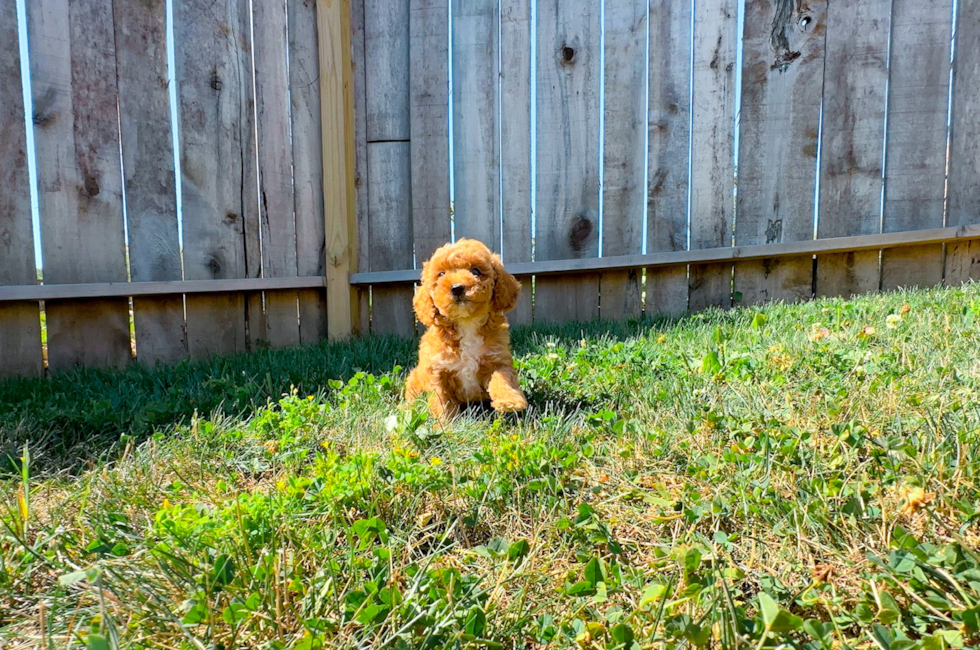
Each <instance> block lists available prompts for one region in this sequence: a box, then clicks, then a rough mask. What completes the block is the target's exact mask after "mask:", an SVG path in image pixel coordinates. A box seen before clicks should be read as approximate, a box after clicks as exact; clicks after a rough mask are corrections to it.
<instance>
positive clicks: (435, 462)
mask: <svg viewBox="0 0 980 650" xmlns="http://www.w3.org/2000/svg"><path fill="white" fill-rule="evenodd" d="M429 464H430V465H432V466H433V467H439V466H440V465H442V459H441V458H439V457H438V456H433V457H432V458H431V459H430V460H429Z"/></svg>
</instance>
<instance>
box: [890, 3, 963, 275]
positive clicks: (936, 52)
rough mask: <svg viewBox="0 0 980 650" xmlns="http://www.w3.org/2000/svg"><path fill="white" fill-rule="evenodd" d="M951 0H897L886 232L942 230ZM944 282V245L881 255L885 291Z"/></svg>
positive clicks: (892, 69) (894, 28) (891, 65)
mask: <svg viewBox="0 0 980 650" xmlns="http://www.w3.org/2000/svg"><path fill="white" fill-rule="evenodd" d="M952 16H953V0H894V6H893V7H892V42H891V61H890V63H889V68H890V72H889V84H888V94H889V97H888V136H887V143H886V145H885V146H886V155H885V211H884V221H883V224H882V225H883V228H884V232H896V231H900V230H918V229H923V228H941V227H942V226H943V207H944V206H943V203H944V200H945V192H946V121H947V115H948V112H947V111H948V108H949V106H948V101H949V99H948V98H949V66H950V61H949V49H950V37H951V33H952ZM942 281H943V247H942V246H941V245H938V244H935V245H932V246H911V247H907V248H897V249H892V250H884V251H882V252H881V288H882V289H895V288H897V287H913V286H923V287H931V286H935V285H937V284H940V283H942Z"/></svg>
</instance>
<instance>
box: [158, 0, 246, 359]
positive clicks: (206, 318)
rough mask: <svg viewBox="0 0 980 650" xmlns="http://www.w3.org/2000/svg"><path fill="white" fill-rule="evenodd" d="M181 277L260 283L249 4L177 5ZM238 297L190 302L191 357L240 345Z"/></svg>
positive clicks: (191, 298) (229, 0)
mask: <svg viewBox="0 0 980 650" xmlns="http://www.w3.org/2000/svg"><path fill="white" fill-rule="evenodd" d="M174 39H175V41H176V43H177V48H176V63H177V92H178V98H177V102H178V111H179V115H180V149H181V174H182V178H181V186H182V189H183V197H182V203H183V206H182V210H183V217H184V277H185V278H186V279H187V280H211V279H228V278H246V277H257V276H258V268H257V255H258V250H259V243H258V238H257V236H256V235H257V232H256V231H257V225H258V200H257V190H256V172H255V139H254V119H253V102H254V96H253V89H252V66H251V56H250V51H249V50H250V46H249V44H250V39H249V13H248V1H247V0H218V1H217V2H215V1H214V0H175V2H174ZM245 314H246V307H245V298H244V296H243V295H241V294H202V295H188V296H187V338H188V348H189V350H190V353H191V355H192V356H194V357H206V356H210V355H212V354H227V353H231V352H236V351H241V350H244V349H245V348H246V339H245Z"/></svg>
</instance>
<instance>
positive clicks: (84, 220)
mask: <svg viewBox="0 0 980 650" xmlns="http://www.w3.org/2000/svg"><path fill="white" fill-rule="evenodd" d="M28 28H29V34H30V36H29V42H30V48H31V49H30V56H31V83H32V91H33V96H34V123H35V144H36V147H37V161H38V193H39V195H38V199H39V202H40V213H41V242H42V245H43V256H44V276H45V277H44V280H45V282H46V283H51V284H61V283H77V282H125V281H126V260H125V241H124V237H123V230H124V229H123V213H122V171H121V169H120V164H119V129H118V121H117V113H116V97H117V92H116V61H115V54H114V51H113V50H114V48H113V40H114V39H113V26H112V5H111V2H110V1H109V0H84V1H83V0H77V1H75V2H68V0H36V1H32V2H30V3H28ZM45 311H46V314H47V327H48V363H49V367H50V368H52V369H62V368H69V367H71V366H73V365H76V364H81V365H86V366H121V365H123V364H125V363H126V362H128V361H130V360H131V359H132V352H131V349H130V338H129V301H128V300H126V299H118V298H116V299H106V300H98V299H94V300H78V301H75V300H71V301H69V300H64V301H61V300H59V301H48V302H47V303H46V304H45Z"/></svg>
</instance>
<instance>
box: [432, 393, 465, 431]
mask: <svg viewBox="0 0 980 650" xmlns="http://www.w3.org/2000/svg"><path fill="white" fill-rule="evenodd" d="M429 411H430V412H431V413H432V415H434V416H435V418H436V420H438V421H439V424H441V425H445V424H446V423H447V422H448V421H449V420H452V419H454V418H455V417H456V416H458V415H459V402H457V401H456V400H455V399H454V398H453V397H451V396H450V395H449V393H448V391H446V390H445V389H444V388H443V387H442V386H438V385H437V386H436V388H435V390H433V391H432V394H431V395H429Z"/></svg>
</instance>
